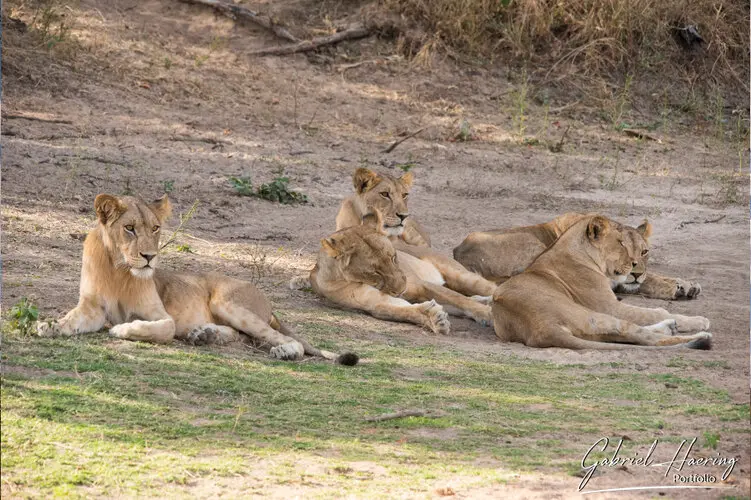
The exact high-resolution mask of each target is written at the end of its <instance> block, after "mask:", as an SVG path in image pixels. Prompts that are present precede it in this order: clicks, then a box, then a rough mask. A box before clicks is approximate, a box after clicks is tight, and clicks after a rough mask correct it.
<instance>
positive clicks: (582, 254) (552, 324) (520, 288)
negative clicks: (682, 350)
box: [493, 215, 711, 349]
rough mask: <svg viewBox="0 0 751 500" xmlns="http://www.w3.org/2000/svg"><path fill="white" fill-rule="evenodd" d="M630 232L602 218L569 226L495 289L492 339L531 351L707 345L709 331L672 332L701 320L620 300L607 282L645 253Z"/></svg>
mask: <svg viewBox="0 0 751 500" xmlns="http://www.w3.org/2000/svg"><path fill="white" fill-rule="evenodd" d="M631 235H632V234H630V232H629V230H628V228H626V227H624V226H622V225H620V224H618V223H616V222H613V221H611V220H609V219H607V218H605V217H602V216H597V215H589V216H585V217H582V218H581V219H579V220H578V221H577V222H575V223H574V224H573V225H572V226H571V227H570V228H569V229H568V230H566V231H565V232H564V233H563V234H562V235H561V236H560V237H559V238H558V239H557V240H556V241H555V243H554V244H553V245H552V246H550V247H549V248H548V249H547V250H545V251H544V252H543V253H542V254H540V256H539V257H538V258H537V259H536V260H535V261H534V262H533V263H532V264H531V265H530V266H529V267H527V269H526V270H525V271H524V272H522V273H521V274H518V275H516V276H513V277H511V278H510V279H508V280H507V281H506V282H504V283H503V284H501V285H499V286H498V288H497V289H496V291H495V293H494V294H493V319H494V322H493V325H494V328H495V332H496V334H497V335H498V337H499V338H500V339H501V340H504V341H512V342H522V343H524V344H526V345H528V346H532V347H568V348H572V349H584V348H591V349H624V348H625V349H629V348H635V347H644V346H652V347H657V346H659V347H668V346H685V347H698V348H708V347H709V345H710V339H711V334H709V333H707V332H704V331H700V332H699V333H697V334H695V335H690V336H679V335H673V333H675V331H680V332H693V331H698V330H705V329H707V328H709V320H707V319H706V318H703V317H701V316H682V315H677V314H670V313H668V312H667V311H665V310H664V309H646V308H640V307H634V306H630V305H627V304H624V303H622V302H619V301H618V299H617V298H616V296H615V294H614V293H613V292H612V290H611V288H610V282H611V281H612V280H616V281H617V280H620V279H622V278H623V277H624V276H627V275H629V274H630V273H631V271H632V269H633V267H634V266H635V265H636V264H638V262H637V261H638V259H639V256H640V252H641V251H642V250H643V248H644V247H642V246H641V244H639V242H638V240H634V239H633V238H631ZM635 241H636V243H635ZM624 344H638V345H636V346H635V345H624Z"/></svg>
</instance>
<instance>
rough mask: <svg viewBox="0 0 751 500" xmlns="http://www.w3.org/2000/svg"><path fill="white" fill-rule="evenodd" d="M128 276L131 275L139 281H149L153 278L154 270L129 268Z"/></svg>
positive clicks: (151, 268) (149, 268) (150, 268)
mask: <svg viewBox="0 0 751 500" xmlns="http://www.w3.org/2000/svg"><path fill="white" fill-rule="evenodd" d="M130 274H132V275H133V276H135V277H136V278H139V279H143V280H145V279H149V278H151V277H152V276H154V268H153V267H139V268H135V267H131V268H130Z"/></svg>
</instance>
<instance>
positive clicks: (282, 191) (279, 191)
mask: <svg viewBox="0 0 751 500" xmlns="http://www.w3.org/2000/svg"><path fill="white" fill-rule="evenodd" d="M228 180H229V183H230V185H232V187H233V188H234V189H235V192H237V194H239V195H240V196H256V197H258V198H261V199H264V200H268V201H273V202H276V203H281V204H283V205H291V204H294V203H307V202H308V197H307V196H306V195H305V194H303V193H299V192H297V191H293V190H291V189H290V188H289V177H286V176H285V175H283V172H280V173H279V175H277V177H275V178H274V179H273V180H272V181H271V182H269V183H268V184H261V185H260V186H259V187H258V189H257V190H256V191H254V190H253V183H252V182H251V180H250V177H229V178H228Z"/></svg>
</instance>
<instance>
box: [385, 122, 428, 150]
mask: <svg viewBox="0 0 751 500" xmlns="http://www.w3.org/2000/svg"><path fill="white" fill-rule="evenodd" d="M423 130H425V127H423V128H421V129H420V130H418V131H416V132H412V133H411V134H409V135H408V136H405V137H402V138H401V139H399V140H398V141H396V142H394V143H393V144H392V145H391V146H389V147H387V148H386V149H384V150H383V152H384V153H390V152H392V151H393V150H395V149H396V147H397V146H398V145H399V144H401V143H403V142H404V141H406V140H407V139H411V138H412V137H414V136H416V135H417V134H419V133H420V132H422V131H423Z"/></svg>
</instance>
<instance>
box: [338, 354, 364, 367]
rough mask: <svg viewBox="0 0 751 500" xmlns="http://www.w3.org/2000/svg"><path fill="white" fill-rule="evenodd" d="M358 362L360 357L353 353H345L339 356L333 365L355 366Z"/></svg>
mask: <svg viewBox="0 0 751 500" xmlns="http://www.w3.org/2000/svg"><path fill="white" fill-rule="evenodd" d="M358 361H360V356H358V355H357V354H355V353H354V352H345V353H344V354H340V355H339V357H338V358H336V361H335V363H336V364H338V365H344V366H355V365H356V364H357V362H358Z"/></svg>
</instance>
